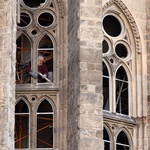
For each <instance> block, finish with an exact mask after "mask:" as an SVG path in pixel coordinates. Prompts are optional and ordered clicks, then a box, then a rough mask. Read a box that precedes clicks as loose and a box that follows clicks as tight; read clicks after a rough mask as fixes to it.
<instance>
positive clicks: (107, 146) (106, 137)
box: [103, 128, 110, 150]
mask: <svg viewBox="0 0 150 150" xmlns="http://www.w3.org/2000/svg"><path fill="white" fill-rule="evenodd" d="M103 140H104V150H110V138H109V134H108V132H107V130H106V129H105V128H104V130H103Z"/></svg>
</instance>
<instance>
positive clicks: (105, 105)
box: [103, 62, 109, 110]
mask: <svg viewBox="0 0 150 150" xmlns="http://www.w3.org/2000/svg"><path fill="white" fill-rule="evenodd" d="M103 109H104V110H109V72H108V69H107V66H106V64H105V63H104V62H103Z"/></svg>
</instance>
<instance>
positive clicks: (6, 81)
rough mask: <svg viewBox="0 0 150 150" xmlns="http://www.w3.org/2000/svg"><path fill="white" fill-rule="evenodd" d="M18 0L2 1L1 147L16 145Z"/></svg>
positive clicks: (0, 40) (0, 24) (0, 52)
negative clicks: (15, 106)
mask: <svg viewBox="0 0 150 150" xmlns="http://www.w3.org/2000/svg"><path fill="white" fill-rule="evenodd" d="M15 42H16V1H14V0H7V1H0V149H1V150H8V149H9V150H13V147H14V105H15V55H16V54H15V50H16V47H15V46H16V44H15Z"/></svg>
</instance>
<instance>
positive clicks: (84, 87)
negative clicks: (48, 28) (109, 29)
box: [68, 0, 103, 150]
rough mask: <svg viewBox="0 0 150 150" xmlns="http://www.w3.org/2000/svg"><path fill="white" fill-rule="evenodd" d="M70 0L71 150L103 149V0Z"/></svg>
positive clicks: (69, 87) (69, 108) (69, 95)
mask: <svg viewBox="0 0 150 150" xmlns="http://www.w3.org/2000/svg"><path fill="white" fill-rule="evenodd" d="M68 4H69V5H68V9H69V11H68V12H69V14H68V23H69V24H68V44H69V46H68V65H69V66H68V150H91V149H93V150H98V149H99V150H101V149H103V140H102V135H103V131H102V130H103V116H102V95H101V92H102V88H101V86H102V73H101V68H102V67H101V65H102V63H101V61H102V56H101V55H102V51H101V43H102V39H103V37H102V30H101V28H102V26H101V17H102V14H101V9H102V7H101V1H99V0H93V1H91V0H89V1H82V2H80V5H79V1H69V3H68Z"/></svg>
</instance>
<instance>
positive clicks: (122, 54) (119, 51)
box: [115, 44, 128, 58]
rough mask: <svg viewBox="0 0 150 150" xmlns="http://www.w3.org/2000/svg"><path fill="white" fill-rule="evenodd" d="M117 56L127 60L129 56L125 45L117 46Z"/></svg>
mask: <svg viewBox="0 0 150 150" xmlns="http://www.w3.org/2000/svg"><path fill="white" fill-rule="evenodd" d="M115 51H116V54H117V55H118V56H119V57H120V58H126V57H127V55H128V51H127V48H126V46H125V45H123V44H117V45H116V48H115Z"/></svg>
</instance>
